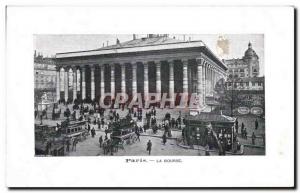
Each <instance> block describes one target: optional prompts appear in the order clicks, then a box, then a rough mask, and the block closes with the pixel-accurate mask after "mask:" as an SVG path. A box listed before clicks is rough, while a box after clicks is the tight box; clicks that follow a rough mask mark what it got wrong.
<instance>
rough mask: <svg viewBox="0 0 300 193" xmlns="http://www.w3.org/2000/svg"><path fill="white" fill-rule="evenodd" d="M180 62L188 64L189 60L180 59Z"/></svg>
mask: <svg viewBox="0 0 300 193" xmlns="http://www.w3.org/2000/svg"><path fill="white" fill-rule="evenodd" d="M181 62H182V64H188V63H189V60H188V59H182V60H181Z"/></svg>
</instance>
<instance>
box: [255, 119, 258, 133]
mask: <svg viewBox="0 0 300 193" xmlns="http://www.w3.org/2000/svg"><path fill="white" fill-rule="evenodd" d="M257 129H258V121H257V119H255V130H257Z"/></svg>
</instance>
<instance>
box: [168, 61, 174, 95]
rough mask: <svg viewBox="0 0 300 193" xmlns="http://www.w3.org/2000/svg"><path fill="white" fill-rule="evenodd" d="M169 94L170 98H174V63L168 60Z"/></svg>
mask: <svg viewBox="0 0 300 193" xmlns="http://www.w3.org/2000/svg"><path fill="white" fill-rule="evenodd" d="M169 75H170V78H169V95H170V98H172V99H173V98H174V63H173V61H169Z"/></svg>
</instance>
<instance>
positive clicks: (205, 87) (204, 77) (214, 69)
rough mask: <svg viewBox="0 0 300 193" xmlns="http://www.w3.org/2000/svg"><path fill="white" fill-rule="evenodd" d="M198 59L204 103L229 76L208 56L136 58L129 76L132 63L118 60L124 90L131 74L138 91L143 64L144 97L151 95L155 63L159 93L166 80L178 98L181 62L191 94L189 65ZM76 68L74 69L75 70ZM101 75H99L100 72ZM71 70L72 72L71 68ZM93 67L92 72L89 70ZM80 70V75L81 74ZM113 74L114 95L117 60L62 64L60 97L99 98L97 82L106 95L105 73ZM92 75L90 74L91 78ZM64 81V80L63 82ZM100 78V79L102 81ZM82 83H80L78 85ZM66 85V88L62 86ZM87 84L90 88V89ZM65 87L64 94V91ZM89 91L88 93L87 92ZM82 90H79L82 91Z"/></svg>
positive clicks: (185, 86)
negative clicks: (164, 77) (151, 69)
mask: <svg viewBox="0 0 300 193" xmlns="http://www.w3.org/2000/svg"><path fill="white" fill-rule="evenodd" d="M166 62H167V63H168V66H169V69H168V70H169V72H168V74H169V77H168V82H162V78H161V77H162V73H165V72H164V71H162V70H161V69H162V65H164V64H165V63H166ZM192 63H194V65H195V66H196V76H197V85H196V88H197V89H196V92H197V94H198V96H200V98H201V100H200V103H201V105H204V104H205V97H206V96H209V95H212V94H213V89H214V85H215V84H216V82H217V81H218V80H219V79H220V78H222V77H225V75H226V74H225V71H224V70H223V69H221V68H220V67H219V66H217V65H216V64H215V63H214V62H212V61H210V60H209V59H207V58H203V57H200V58H196V59H182V60H179V61H178V60H167V61H164V63H163V62H162V61H149V62H132V63H130V64H131V69H132V76H131V77H126V73H125V71H126V65H125V64H128V63H118V65H120V66H121V83H120V84H121V93H127V92H126V84H128V81H127V79H128V78H131V79H132V81H131V84H132V85H131V88H132V93H131V94H132V96H134V95H135V94H136V93H137V92H138V89H137V88H138V78H137V76H141V74H137V66H138V65H142V66H143V84H142V85H143V94H144V97H147V96H148V94H149V92H150V91H149V83H150V81H149V80H150V73H149V67H150V65H155V84H156V86H155V87H156V93H157V94H161V92H162V84H168V88H169V89H168V95H169V98H174V96H175V92H176V91H175V82H174V80H175V78H174V77H177V76H178V74H177V73H178V72H176V73H175V70H174V68H175V65H178V64H181V65H182V71H181V72H182V75H180V76H182V91H183V93H184V94H187V95H188V94H191V93H189V86H191V85H189V76H188V71H189V70H192V69H189V66H190V65H191V64H192ZM105 65H109V66H110V70H108V69H107V68H105ZM62 68H64V75H63V77H64V78H63V79H62V77H61V75H62V70H61V69H62ZM71 70H72V71H71ZM96 70H97V71H98V72H97V75H99V76H100V77H98V78H97V77H95V74H96ZM70 71H71V72H70ZM87 71H89V73H87ZM79 72H80V76H78V75H79ZM70 73H71V74H72V75H71V76H72V78H73V81H72V82H70V81H69V77H70ZM107 73H109V74H110V93H111V96H112V97H115V96H116V78H115V64H96V65H79V66H75V65H74V66H73V65H69V66H58V67H57V76H56V77H57V84H56V95H57V100H58V101H59V100H61V99H64V100H65V101H70V100H72V101H74V100H75V99H77V97H78V96H80V98H81V99H87V98H90V99H91V100H94V99H95V98H96V96H95V95H96V92H95V90H96V86H99V87H100V88H99V90H100V92H98V93H99V94H100V96H103V95H104V94H105V93H107V92H105V88H106V84H107V81H105V80H106V79H105V75H106V74H107ZM88 77H89V78H88ZM96 78H97V80H98V84H96ZM61 81H63V84H61ZM99 82H100V83H99ZM78 84H79V85H78ZM61 85H63V88H62V86H61ZM70 87H71V88H72V89H73V92H72V93H73V94H72V98H71V97H70V96H69V93H70V92H71V91H70V89H69V88H70ZM87 87H89V89H88V90H87ZM62 91H63V93H64V94H62ZM87 92H88V93H87ZM78 93H79V94H78ZM62 97H63V98H62Z"/></svg>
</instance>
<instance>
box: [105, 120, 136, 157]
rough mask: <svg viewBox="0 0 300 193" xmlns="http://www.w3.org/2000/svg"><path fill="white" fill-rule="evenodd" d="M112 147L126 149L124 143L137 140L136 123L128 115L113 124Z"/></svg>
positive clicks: (131, 142)
mask: <svg viewBox="0 0 300 193" xmlns="http://www.w3.org/2000/svg"><path fill="white" fill-rule="evenodd" d="M110 136H111V140H110V141H109V143H110V146H111V149H112V150H114V151H117V150H118V148H121V149H124V144H127V145H129V144H133V143H135V142H136V141H137V139H138V136H137V134H136V128H135V123H134V121H133V120H132V119H130V118H128V117H126V118H124V119H120V120H119V121H116V122H113V123H112V124H111V135H110Z"/></svg>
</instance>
